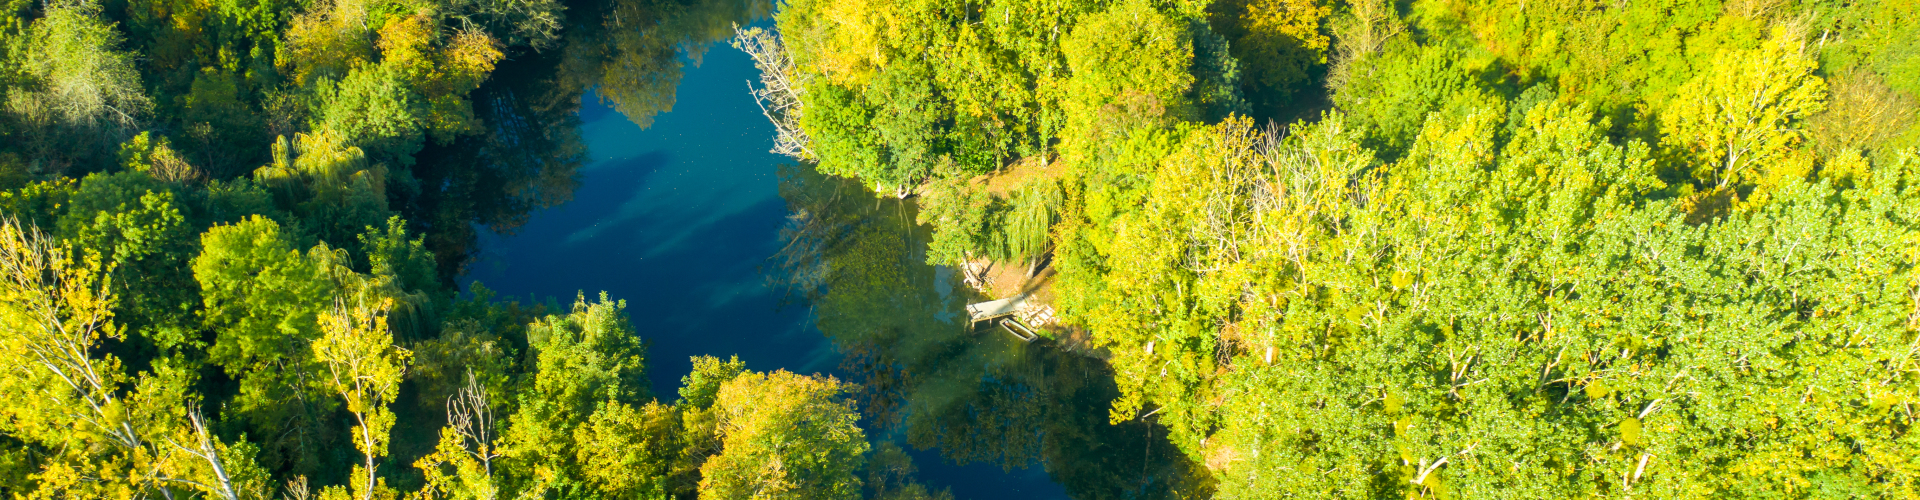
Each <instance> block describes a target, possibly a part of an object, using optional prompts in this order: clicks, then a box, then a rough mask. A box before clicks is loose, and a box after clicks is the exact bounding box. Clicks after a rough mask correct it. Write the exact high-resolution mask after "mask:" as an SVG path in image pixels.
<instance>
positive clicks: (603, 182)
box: [468, 45, 1189, 499]
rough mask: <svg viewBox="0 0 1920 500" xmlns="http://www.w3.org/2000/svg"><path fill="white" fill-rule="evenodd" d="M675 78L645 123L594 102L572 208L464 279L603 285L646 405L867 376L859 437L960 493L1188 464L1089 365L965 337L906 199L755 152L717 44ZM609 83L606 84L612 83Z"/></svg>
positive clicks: (567, 291)
mask: <svg viewBox="0 0 1920 500" xmlns="http://www.w3.org/2000/svg"><path fill="white" fill-rule="evenodd" d="M702 59H703V60H702V61H701V64H699V65H698V66H695V65H693V64H692V61H690V60H686V59H684V57H683V59H682V60H683V62H685V63H687V66H686V67H685V69H684V70H683V71H684V76H683V77H682V79H681V80H680V81H679V83H678V85H677V86H676V88H675V91H674V92H675V95H674V96H673V97H674V101H675V102H676V104H674V105H673V108H672V111H670V112H664V113H661V114H658V115H656V116H654V117H653V120H652V124H651V127H649V128H646V129H642V128H641V127H639V126H638V125H636V124H634V122H633V121H632V120H629V119H628V117H627V116H625V115H623V114H621V113H619V112H616V111H614V110H613V109H612V108H610V107H609V106H607V105H604V104H602V103H600V100H599V99H598V98H597V97H596V96H595V95H594V94H592V93H589V94H588V95H587V97H586V98H585V102H584V103H583V105H582V106H581V111H580V119H581V123H582V124H581V129H580V131H581V134H582V136H583V138H584V139H585V142H586V143H587V146H588V154H589V157H590V159H589V164H588V165H587V166H586V167H584V168H583V169H581V171H580V172H581V176H582V179H581V180H582V184H581V186H580V187H579V188H578V189H577V190H576V191H575V192H574V197H573V200H572V201H570V202H568V203H565V204H562V205H560V206H557V207H554V208H550V209H545V210H540V211H536V212H534V213H532V214H531V215H530V217H529V218H528V219H527V222H526V223H525V224H524V225H523V226H521V227H520V228H519V229H518V230H517V231H516V232H515V233H513V234H511V235H499V234H492V233H489V234H485V235H482V237H481V241H480V248H481V249H482V251H481V254H480V255H479V257H478V258H477V259H476V261H475V262H474V264H473V265H472V267H471V268H470V271H469V275H468V278H470V279H471V280H476V281H480V282H483V283H485V284H486V285H487V286H488V287H489V288H493V289H494V290H496V291H498V292H500V293H501V294H503V295H508V296H527V295H534V296H539V297H555V298H558V299H559V300H560V302H562V303H565V302H567V301H568V300H570V299H571V298H572V297H573V296H574V295H575V294H576V293H581V292H584V293H588V294H595V293H599V292H601V291H605V292H606V293H607V294H608V295H609V297H610V298H614V299H620V300H625V301H627V312H628V314H629V315H630V316H631V317H632V318H633V321H634V323H635V326H636V329H637V330H638V331H639V332H640V334H641V335H642V336H644V337H645V338H646V339H647V340H648V341H649V342H650V343H651V345H650V348H649V353H648V355H649V365H650V366H649V369H650V376H651V377H652V384H653V389H654V393H655V394H661V395H671V394H674V392H675V389H676V388H677V387H678V386H679V378H680V376H682V375H684V374H685V373H687V372H688V370H689V369H690V368H691V363H690V362H689V361H688V358H689V357H690V356H696V355H715V356H721V357H725V356H729V355H738V356H739V357H740V358H741V359H742V360H744V361H745V362H746V363H747V367H748V368H750V369H753V370H762V371H772V370H776V369H786V370H790V371H794V372H799V373H825V374H831V375H834V376H837V377H840V378H842V379H846V380H850V381H853V382H856V383H860V384H861V385H862V387H863V389H862V390H861V391H859V393H858V394H857V397H858V399H859V401H860V403H861V407H862V410H863V412H864V414H865V415H866V417H865V418H864V420H863V422H862V426H863V427H865V428H867V429H868V432H869V435H870V437H871V438H873V439H874V440H875V441H876V442H893V443H898V444H899V445H900V446H902V447H903V448H906V449H907V450H909V454H910V455H911V456H912V458H913V460H914V465H915V466H917V467H918V469H919V472H918V479H919V481H921V482H922V483H925V484H926V485H927V486H929V487H930V488H932V489H934V490H939V489H948V490H950V491H951V492H952V493H953V494H954V497H955V498H960V499H992V498H1036V499H1054V498H1161V497H1167V496H1170V495H1171V492H1172V491H1173V490H1174V489H1176V488H1179V487H1180V486H1179V485H1178V479H1179V478H1182V477H1185V476H1184V474H1185V473H1186V471H1188V470H1189V469H1187V468H1186V467H1187V464H1186V461H1185V459H1184V458H1182V457H1180V456H1179V455H1178V453H1177V452H1176V451H1174V449H1173V448H1172V447H1171V446H1170V445H1168V444H1167V443H1166V441H1165V439H1164V438H1163V437H1160V436H1156V435H1155V432H1156V431H1155V429H1154V427H1152V426H1150V425H1148V424H1145V423H1140V422H1131V423H1128V424H1125V425H1118V426H1115V425H1109V424H1108V423H1107V422H1106V418H1107V411H1106V409H1107V404H1108V402H1109V401H1111V400H1112V398H1113V397H1114V396H1115V395H1116V391H1115V389H1114V386H1113V382H1112V379H1111V375H1110V374H1109V372H1107V371H1106V368H1105V366H1104V364H1102V363H1101V362H1099V361H1098V360H1095V359H1092V358H1089V357H1085V356H1081V355H1078V354H1074V353H1068V352H1065V351H1062V350H1060V349H1057V348H1055V347H1053V346H1051V345H1050V344H1047V343H1045V342H1039V343H1034V344H1026V343H1022V342H1019V341H1017V340H1013V339H1012V337H1011V336H1008V335H1006V334H1004V333H1001V332H998V331H993V330H984V331H977V332H976V331H971V330H969V329H968V328H967V326H966V325H965V321H964V314H963V313H962V307H964V305H965V304H966V303H967V302H968V301H969V300H975V299H977V298H978V297H973V296H970V295H969V293H968V291H967V290H965V289H964V288H963V287H957V286H955V284H954V283H953V280H952V279H951V273H949V272H947V271H945V270H943V269H939V268H936V267H933V266H929V265H926V264H925V255H924V252H925V248H926V239H927V236H928V235H927V233H926V228H924V227H922V226H919V225H917V224H915V223H914V222H913V212H914V210H915V208H914V206H913V204H912V203H911V202H910V201H901V200H892V199H882V198H878V197H875V196H874V195H873V194H872V193H871V192H868V191H866V190H865V188H863V187H862V186H860V185H859V184H857V183H854V182H851V181H847V180H843V179H834V178H828V177H824V176H821V175H820V174H818V173H816V172H814V171H813V170H812V169H811V168H810V167H807V166H804V165H794V164H792V163H793V162H792V161H790V160H788V159H786V158H784V157H780V156H776V155H773V154H771V153H768V152H767V149H768V148H769V147H771V146H772V139H771V138H772V134H773V127H772V126H771V125H770V124H768V123H767V122H766V119H765V118H764V117H763V116H762V115H761V114H760V110H759V108H758V107H757V106H756V105H755V104H754V102H753V100H752V98H751V96H750V95H749V94H748V93H747V82H748V81H749V80H750V79H753V78H756V76H757V73H756V72H755V69H754V68H753V66H752V64H751V62H750V60H749V59H748V58H747V57H746V56H745V55H744V54H741V53H739V52H737V51H735V50H733V49H731V48H729V47H726V46H724V45H719V46H717V47H714V48H713V50H709V51H708V52H707V53H706V54H705V56H704V57H703V58H702ZM609 78H612V76H609Z"/></svg>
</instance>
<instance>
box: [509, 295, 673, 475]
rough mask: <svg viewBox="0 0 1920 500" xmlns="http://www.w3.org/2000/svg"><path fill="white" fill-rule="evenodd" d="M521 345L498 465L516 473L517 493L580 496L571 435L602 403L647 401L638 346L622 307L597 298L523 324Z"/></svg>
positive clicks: (583, 299) (576, 447) (583, 298)
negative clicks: (525, 364)
mask: <svg viewBox="0 0 1920 500" xmlns="http://www.w3.org/2000/svg"><path fill="white" fill-rule="evenodd" d="M527 340H528V344H529V346H530V349H531V351H530V352H529V353H528V354H529V355H530V357H531V358H532V359H531V360H530V361H531V363H530V365H531V366H530V367H529V368H530V373H528V374H527V375H525V378H524V379H523V381H522V382H521V385H520V387H519V388H518V389H517V391H516V392H518V397H519V401H518V405H519V409H518V410H517V411H516V412H515V413H514V414H513V415H512V416H511V417H509V418H508V421H507V428H506V432H504V433H503V434H502V438H503V439H504V442H503V443H502V445H501V450H502V451H501V454H502V455H503V456H504V458H505V460H503V462H508V463H510V464H511V467H512V468H513V470H514V471H515V473H516V474H517V479H516V481H518V482H517V483H516V486H515V487H516V488H517V489H518V490H519V491H521V492H522V494H548V493H546V492H554V493H558V494H569V493H570V492H580V491H584V488H586V485H585V484H584V483H583V481H586V480H587V477H586V475H585V471H584V467H585V466H586V464H583V463H580V462H579V461H578V460H577V457H579V456H580V454H581V451H580V450H581V448H580V446H579V445H578V444H577V442H576V441H575V429H580V428H582V427H583V426H586V425H588V424H589V422H591V421H592V420H591V419H592V417H593V416H594V414H595V411H596V409H599V408H600V407H601V405H602V404H604V403H619V404H625V405H634V404H641V403H644V402H646V401H647V400H649V399H651V397H650V394H649V391H648V390H647V382H646V353H645V344H643V343H642V342H641V341H640V339H639V337H638V336H637V335H635V334H634V331H633V328H632V326H630V325H629V324H628V322H627V317H626V302H624V301H610V300H608V299H607V298H606V296H605V294H601V297H600V298H599V300H596V301H593V302H588V301H587V299H586V296H585V295H582V296H580V297H579V298H578V299H576V300H575V301H574V304H573V310H572V312H570V313H568V314H565V315H550V316H547V317H545V318H542V319H540V320H539V321H537V322H535V323H533V324H531V325H529V326H528V327H527Z"/></svg>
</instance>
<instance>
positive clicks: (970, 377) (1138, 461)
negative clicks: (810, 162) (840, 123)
mask: <svg viewBox="0 0 1920 500" xmlns="http://www.w3.org/2000/svg"><path fill="white" fill-rule="evenodd" d="M780 195H781V197H782V198H784V199H786V201H787V204H788V209H789V212H790V213H791V214H792V215H791V216H790V218H789V221H788V224H787V226H786V227H785V228H784V229H783V230H782V234H781V236H782V237H783V239H784V241H786V242H787V245H786V246H785V247H784V249H783V250H782V251H781V252H780V253H778V254H776V255H774V256H773V257H772V258H771V259H769V261H768V266H767V273H766V274H767V275H768V280H769V282H770V284H771V285H773V286H775V287H777V288H780V289H784V290H785V291H786V292H787V295H788V299H789V300H790V301H793V302H795V303H802V304H806V305H808V306H810V307H811V308H812V311H813V316H814V317H815V318H816V322H817V325H818V326H819V328H820V330H821V331H822V332H824V333H825V334H826V335H827V337H829V338H830V339H832V341H833V342H834V344H835V345H836V346H838V347H839V348H840V350H841V351H842V352H843V353H845V355H846V358H845V361H844V365H843V366H842V368H843V370H844V371H846V372H847V373H849V374H850V376H852V377H854V378H855V381H856V382H859V383H861V384H862V386H863V389H862V391H861V392H860V398H861V408H862V409H863V410H864V411H865V413H866V417H867V419H868V421H869V422H870V425H872V426H874V427H876V429H874V430H875V435H896V436H903V437H904V438H905V440H906V442H907V444H909V445H911V446H913V447H914V448H918V449H935V450H938V451H939V453H940V454H941V455H942V456H943V457H945V458H947V459H948V460H952V461H954V462H956V463H960V464H967V463H988V464H997V465H999V466H1001V467H1004V468H1006V469H1009V470H1011V469H1015V468H1025V467H1029V466H1034V465H1039V466H1042V467H1044V468H1045V470H1046V471H1047V473H1048V474H1049V475H1050V476H1051V477H1052V478H1053V480H1054V481H1056V482H1059V483H1061V484H1062V485H1063V486H1065V487H1066V489H1067V491H1068V493H1069V494H1071V495H1072V496H1073V497H1075V498H1083V499H1085V498H1172V497H1188V496H1195V495H1196V494H1198V493H1204V492H1201V491H1196V490H1197V489H1200V488H1204V487H1205V486H1204V485H1203V484H1202V483H1203V481H1196V480H1194V478H1199V477H1204V472H1203V471H1201V470H1199V469H1198V468H1197V465H1196V464H1194V463H1193V462H1192V461H1191V460H1189V459H1188V458H1187V457H1186V456H1185V455H1183V454H1181V453H1180V452H1179V450H1178V449H1177V448H1175V447H1174V446H1173V445H1172V444H1171V443H1169V442H1168V441H1167V440H1166V439H1165V438H1164V437H1163V436H1164V434H1163V433H1164V430H1163V429H1161V428H1159V427H1158V426H1156V425H1153V424H1151V423H1148V422H1143V421H1140V420H1133V421H1128V422H1124V423H1121V424H1118V425H1114V424H1110V423H1109V422H1108V419H1107V414H1108V411H1107V410H1108V405H1109V403H1110V402H1111V401H1112V400H1113V398H1114V397H1116V396H1118V395H1119V392H1118V390H1117V389H1116V388H1115V386H1114V383H1113V379H1112V374H1111V373H1110V372H1109V371H1108V370H1107V368H1106V365H1105V363H1104V362H1103V361H1101V360H1099V359H1096V358H1094V357H1091V356H1088V355H1084V354H1081V353H1074V352H1069V351H1067V350H1065V349H1062V348H1059V347H1058V346H1057V345H1055V344H1053V343H1052V342H1050V341H1048V340H1044V339H1043V340H1040V341H1036V342H1034V343H1032V344H1026V343H1022V342H1020V341H1018V340H1016V339H1014V338H1013V337H1012V336H1011V335H1007V334H1006V333H1005V332H1001V331H999V330H998V329H987V328H981V329H979V330H978V331H970V330H969V329H968V328H967V327H966V322H967V321H966V316H965V313H964V312H963V311H964V307H965V304H966V303H967V302H968V301H970V300H977V299H978V298H979V297H977V296H975V295H972V294H971V290H968V289H966V288H964V287H962V286H957V284H956V283H955V281H954V280H952V279H950V277H949V276H950V274H951V272H950V271H948V270H946V269H943V268H938V267H935V266H930V265H927V264H926V256H925V251H926V242H927V240H928V237H929V234H928V229H927V228H926V227H924V226H921V225H919V224H916V223H914V211H915V210H916V209H915V205H914V204H913V203H912V202H909V201H901V200H894V199H880V198H877V197H875V196H874V194H873V193H872V192H871V191H868V190H867V189H866V188H864V187H863V186H861V185H859V184H858V183H856V182H854V181H851V180H846V179H839V178H832V177H827V176H824V175H821V174H819V173H818V172H816V171H815V170H814V169H813V168H812V167H810V166H797V165H788V166H783V167H782V168H781V171H780Z"/></svg>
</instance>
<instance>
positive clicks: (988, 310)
mask: <svg viewBox="0 0 1920 500" xmlns="http://www.w3.org/2000/svg"><path fill="white" fill-rule="evenodd" d="M1026 301H1027V296H1026V294H1020V295H1015V296H1012V297H1007V298H1004V299H1000V300H989V301H986V302H975V303H972V304H967V317H968V318H969V319H971V320H972V321H973V322H974V323H979V322H982V321H987V320H992V319H998V318H1004V317H1007V316H1012V315H1014V314H1015V313H1018V312H1020V305H1021V304H1023V303H1025V302H1026Z"/></svg>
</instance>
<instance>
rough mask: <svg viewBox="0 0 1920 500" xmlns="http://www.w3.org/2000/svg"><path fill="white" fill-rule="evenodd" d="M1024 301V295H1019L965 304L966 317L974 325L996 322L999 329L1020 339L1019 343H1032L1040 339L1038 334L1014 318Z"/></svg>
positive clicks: (1025, 299) (1025, 298) (1025, 297)
mask: <svg viewBox="0 0 1920 500" xmlns="http://www.w3.org/2000/svg"><path fill="white" fill-rule="evenodd" d="M1026 301H1027V296H1026V294H1021V295H1016V296H1013V297H1008V298H1004V299H1000V300H989V301H986V302H976V303H972V304H967V317H968V318H969V319H971V320H972V323H973V324H976V325H977V324H980V322H982V321H995V320H998V321H995V323H996V324H998V325H999V326H1000V329H1002V330H1006V331H1007V333H1009V334H1012V335H1013V336H1014V338H1018V339H1020V341H1021V342H1032V341H1033V340H1034V339H1037V338H1040V334H1039V333H1036V332H1034V331H1033V328H1031V327H1028V326H1027V325H1025V324H1022V323H1020V320H1019V319H1018V318H1015V317H1014V316H1015V315H1016V314H1018V313H1019V312H1020V306H1022V305H1023V304H1025V303H1026Z"/></svg>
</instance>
